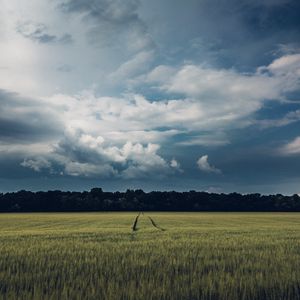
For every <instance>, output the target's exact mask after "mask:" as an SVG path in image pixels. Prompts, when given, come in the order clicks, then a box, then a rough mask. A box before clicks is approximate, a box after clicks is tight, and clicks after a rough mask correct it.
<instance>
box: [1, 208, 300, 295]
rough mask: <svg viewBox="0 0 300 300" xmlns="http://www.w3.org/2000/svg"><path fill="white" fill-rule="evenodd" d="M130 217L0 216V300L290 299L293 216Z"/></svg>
mask: <svg viewBox="0 0 300 300" xmlns="http://www.w3.org/2000/svg"><path fill="white" fill-rule="evenodd" d="M136 216H137V213H34V214H33V213H27V214H25V213H24V214H0V299H249V300H250V299H251V300H253V299H300V214H298V213H154V212H153V213H145V214H144V215H143V214H141V215H140V217H139V219H138V222H137V226H136V229H137V230H135V231H132V226H133V223H134V221H135V218H136ZM149 216H150V217H151V218H152V221H154V224H155V225H157V226H158V228H157V227H154V226H153V222H151V220H150V219H149V218H148V217H149Z"/></svg>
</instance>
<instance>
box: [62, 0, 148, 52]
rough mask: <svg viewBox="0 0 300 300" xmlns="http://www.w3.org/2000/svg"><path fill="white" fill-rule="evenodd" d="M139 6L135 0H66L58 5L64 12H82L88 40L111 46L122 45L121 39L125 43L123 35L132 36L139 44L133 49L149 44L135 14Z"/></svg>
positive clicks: (145, 46) (145, 32) (130, 37)
mask: <svg viewBox="0 0 300 300" xmlns="http://www.w3.org/2000/svg"><path fill="white" fill-rule="evenodd" d="M139 6H140V1H138V0H129V1H120V0H68V1H65V2H63V3H62V4H61V5H60V6H59V8H60V9H61V10H62V11H63V12H65V13H79V14H82V15H83V21H85V22H86V23H87V24H89V25H90V29H89V32H88V39H89V41H90V42H91V43H95V44H99V45H101V46H112V45H116V44H123V43H122V39H124V41H125V43H126V38H127V39H129V40H130V39H136V40H138V43H139V44H140V45H139V46H138V48H139V49H137V50H140V49H141V48H147V47H153V41H152V39H151V38H150V36H149V35H148V29H147V26H146V25H145V23H144V22H143V21H142V20H141V18H140V17H139V14H138V8H139ZM124 35H126V36H124ZM128 35H129V36H128ZM136 42H137V41H134V43H136ZM129 43H130V42H129ZM119 46H121V45H119Z"/></svg>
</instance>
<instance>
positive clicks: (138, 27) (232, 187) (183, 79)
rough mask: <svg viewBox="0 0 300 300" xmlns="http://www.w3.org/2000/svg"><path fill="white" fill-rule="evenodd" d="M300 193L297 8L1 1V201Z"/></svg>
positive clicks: (252, 0)
mask: <svg viewBox="0 0 300 300" xmlns="http://www.w3.org/2000/svg"><path fill="white" fill-rule="evenodd" d="M95 186H98V187H103V188H104V189H105V190H125V189H127V188H143V189H145V190H179V191H181V190H191V189H194V190H204V191H211V192H231V191H238V192H242V193H248V192H260V193H266V194H268V193H285V194H293V193H299V192H300V2H299V1H298V0H187V1H181V0H152V1H148V0H28V1H18V0H1V10H0V191H2V192H5V191H14V190H19V189H29V190H48V189H63V190H68V189H70V190H88V189H90V188H91V187H95Z"/></svg>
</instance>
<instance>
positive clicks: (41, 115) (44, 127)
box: [0, 89, 60, 144]
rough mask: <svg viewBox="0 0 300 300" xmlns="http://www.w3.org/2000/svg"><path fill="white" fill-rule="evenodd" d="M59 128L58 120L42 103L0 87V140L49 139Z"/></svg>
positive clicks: (33, 140)
mask: <svg viewBox="0 0 300 300" xmlns="http://www.w3.org/2000/svg"><path fill="white" fill-rule="evenodd" d="M59 128H60V122H59V121H58V120H55V116H54V115H53V112H51V111H50V110H48V109H47V108H45V107H44V105H43V104H42V103H39V102H37V101H35V100H32V99H28V98H24V97H20V96H18V95H17V94H15V93H10V92H7V91H4V90H1V89H0V142H9V143H12V144H14V143H30V142H35V141H44V140H49V139H50V138H51V137H53V136H55V135H57V134H58V133H59Z"/></svg>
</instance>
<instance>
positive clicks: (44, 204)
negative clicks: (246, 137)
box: [0, 188, 300, 212]
mask: <svg viewBox="0 0 300 300" xmlns="http://www.w3.org/2000/svg"><path fill="white" fill-rule="evenodd" d="M50 211H53V212H55V211H62V212H63V211H300V197H299V196H298V195H297V194H295V195H293V196H284V195H281V194H276V195H261V194H247V195H242V194H238V193H230V194H216V193H207V192H196V191H189V192H175V191H172V192H159V191H153V192H148V193H146V192H144V191H142V190H127V191H126V192H104V191H103V190H102V189H101V188H93V189H91V190H90V191H89V192H87V191H84V192H63V191H47V192H30V191H25V190H21V191H19V192H13V193H0V212H50Z"/></svg>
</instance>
